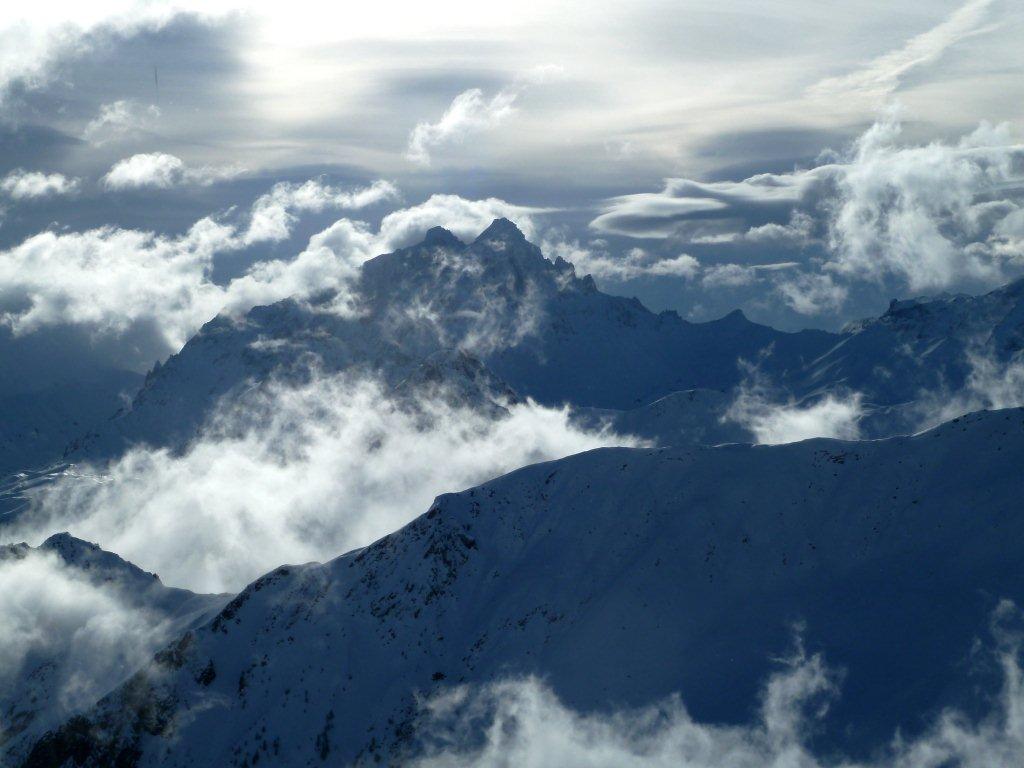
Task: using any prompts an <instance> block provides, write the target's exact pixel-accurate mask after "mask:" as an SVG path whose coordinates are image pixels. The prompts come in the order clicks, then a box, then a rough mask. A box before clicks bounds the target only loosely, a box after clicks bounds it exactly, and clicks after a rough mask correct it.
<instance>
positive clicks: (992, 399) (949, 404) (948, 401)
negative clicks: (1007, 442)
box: [914, 347, 1024, 430]
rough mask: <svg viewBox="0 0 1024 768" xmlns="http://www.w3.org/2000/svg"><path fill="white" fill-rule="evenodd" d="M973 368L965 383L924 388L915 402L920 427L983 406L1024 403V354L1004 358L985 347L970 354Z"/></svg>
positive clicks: (1006, 406) (994, 407)
mask: <svg viewBox="0 0 1024 768" xmlns="http://www.w3.org/2000/svg"><path fill="white" fill-rule="evenodd" d="M967 364H968V366H969V368H970V370H969V372H968V374H967V378H966V380H965V381H964V384H963V386H962V387H960V388H959V389H956V390H948V389H943V390H939V391H935V392H922V393H921V395H920V397H919V398H918V399H917V401H916V402H915V403H914V410H915V411H916V412H917V414H918V419H919V420H918V429H919V430H924V429H930V428H931V427H934V426H937V425H938V424H941V423H943V422H945V421H949V420H950V419H954V418H956V417H958V416H963V415H964V414H965V413H972V412H974V411H981V410H986V409H987V410H997V409H1000V408H1018V407H1020V406H1024V354H1020V353H1018V354H1017V355H1015V356H1014V357H1012V358H1010V359H1009V360H1005V361H1001V360H999V359H997V358H996V356H995V355H994V354H992V353H991V351H989V350H986V349H984V348H982V347H979V348H976V349H973V350H971V351H969V352H968V354H967Z"/></svg>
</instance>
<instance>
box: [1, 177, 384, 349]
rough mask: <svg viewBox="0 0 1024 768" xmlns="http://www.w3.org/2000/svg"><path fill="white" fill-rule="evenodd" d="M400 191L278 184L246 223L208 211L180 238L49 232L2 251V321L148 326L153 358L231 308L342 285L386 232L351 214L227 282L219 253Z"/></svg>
mask: <svg viewBox="0 0 1024 768" xmlns="http://www.w3.org/2000/svg"><path fill="white" fill-rule="evenodd" d="M395 194H396V190H395V188H394V187H393V186H392V185H390V184H389V183H387V182H375V183H374V184H372V185H370V186H369V187H366V188H363V189H357V190H348V191H345V190H341V189H338V188H335V187H329V186H325V185H323V184H322V183H320V182H318V181H311V182H307V183H306V184H303V185H289V184H284V185H277V186H275V187H274V189H273V190H272V191H271V192H270V193H268V194H267V195H264V196H262V197H260V198H258V199H257V201H256V202H255V203H254V205H253V207H252V209H251V211H250V213H249V216H248V222H247V223H246V225H245V226H244V228H240V227H239V226H237V225H235V224H231V223H225V222H223V221H217V220H215V219H213V218H209V217H207V218H204V219H201V220H200V221H198V222H196V223H195V224H194V225H193V226H192V227H191V228H190V229H189V230H188V232H186V233H185V234H183V235H179V236H164V235H156V234H154V233H152V232H144V231H139V230H132V229H121V228H118V227H101V228H99V229H93V230H88V231H85V232H69V233H57V232H43V233H40V234H38V235H34V236H32V237H29V238H28V239H26V240H24V241H23V242H22V243H20V244H19V245H16V246H14V247H12V248H10V249H8V250H6V251H3V252H0V323H2V324H4V325H7V326H8V327H9V328H11V330H12V331H13V332H14V333H15V334H16V335H22V334H26V333H31V332H32V331H34V330H36V329H38V328H41V327H43V326H49V325H60V324H65V323H70V324H76V325H82V326H85V327H87V328H89V329H90V330H91V331H92V332H94V333H97V334H106V335H126V334H129V333H131V332H133V331H139V330H144V331H145V333H146V334H147V335H149V336H153V337H155V338H157V339H158V340H159V342H160V347H159V348H158V349H156V350H153V351H152V352H151V353H150V354H147V355H146V356H145V357H146V360H147V362H148V361H151V360H152V358H153V357H159V356H163V355H165V354H167V353H168V352H173V351H177V350H178V349H180V347H181V346H182V345H183V344H184V343H185V341H186V340H187V339H188V338H189V337H190V336H191V335H192V334H193V333H195V331H196V330H198V329H199V327H200V326H201V325H202V324H203V323H205V322H207V321H208V320H210V319H211V318H213V317H214V316H215V315H217V314H218V313H219V312H220V311H221V310H222V309H223V308H225V307H227V308H228V309H230V310H232V311H236V312H244V311H246V310H248V309H250V308H251V307H252V306H255V304H257V303H265V302H270V301H277V300H279V299H282V298H286V297H287V296H291V295H298V296H299V297H300V298H301V297H302V296H306V295H309V294H310V293H311V292H315V291H322V290H324V289H325V288H328V287H338V286H340V285H341V283H342V282H343V281H344V280H345V279H347V278H348V277H349V276H351V274H352V273H353V270H354V268H355V266H356V265H358V264H360V263H361V262H362V261H365V260H366V259H367V258H369V257H370V256H371V255H373V254H372V250H373V248H374V244H375V243H376V242H377V240H378V239H379V238H374V237H373V236H372V235H370V234H369V233H368V231H367V230H366V228H365V225H362V224H359V223H354V222H350V221H348V220H344V219H343V220H342V221H340V222H338V223H337V224H336V225H334V226H333V227H332V228H331V229H329V230H328V231H327V232H325V233H321V234H320V235H318V236H315V237H313V238H312V239H311V240H310V243H309V247H308V248H307V249H306V250H304V251H303V252H301V253H300V254H299V255H298V256H297V257H295V258H294V259H291V260H288V261H282V260H272V261H262V262H257V263H256V264H254V265H253V266H252V267H250V269H249V270H248V271H247V273H246V274H245V275H243V276H241V277H238V278H235V279H234V280H232V281H230V282H229V283H228V284H227V285H221V284H218V283H215V282H213V280H212V278H211V273H212V269H213V259H214V256H215V255H216V254H218V253H226V252H231V251H237V250H239V249H241V248H244V247H246V246H248V245H251V244H253V243H258V242H265V241H267V240H282V239H285V238H287V237H288V236H289V234H290V232H291V227H292V226H293V224H294V223H295V221H296V216H295V214H294V213H293V211H308V210H322V209H323V208H324V207H341V206H362V205H368V204H370V203H371V202H374V201H377V200H384V199H388V198H390V197H393V196H394V195H395ZM343 231H345V232H348V234H349V236H348V239H347V240H344V239H343V238H342V232H343Z"/></svg>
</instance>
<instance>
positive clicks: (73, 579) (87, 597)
mask: <svg viewBox="0 0 1024 768" xmlns="http://www.w3.org/2000/svg"><path fill="white" fill-rule="evenodd" d="M0 615H3V617H4V620H3V621H2V622H0V691H3V692H4V693H0V704H2V705H4V710H5V712H6V708H7V706H12V707H14V708H15V709H18V708H19V704H24V702H19V701H18V700H17V697H15V696H8V695H7V692H8V691H11V692H12V693H13V692H14V691H16V690H17V691H20V693H19V694H18V695H19V696H28V695H30V693H29V691H30V690H31V686H32V682H31V681H26V680H24V679H23V676H24V675H26V674H28V673H29V672H31V671H32V670H33V669H35V668H36V666H38V665H40V664H44V663H45V664H48V667H46V668H45V671H46V678H47V679H48V680H49V681H52V686H53V687H52V691H53V695H54V698H53V700H52V701H50V702H49V703H48V705H47V706H48V707H49V708H51V709H52V710H53V714H54V715H56V716H57V717H58V718H59V717H60V716H61V715H65V716H66V715H67V714H70V713H71V712H73V711H75V710H77V709H79V708H81V707H84V706H87V705H89V704H92V703H93V702H95V701H96V699H97V698H99V697H100V696H101V695H103V694H104V693H106V692H107V691H108V690H110V688H111V687H113V686H114V685H116V684H117V683H118V682H120V681H121V680H122V679H124V677H125V676H126V675H127V674H129V673H130V672H131V671H132V670H134V669H136V668H137V667H139V666H141V665H142V664H143V663H144V662H146V661H147V660H148V659H149V657H150V655H151V654H152V653H153V651H154V650H155V649H156V648H158V647H159V646H160V645H161V644H162V643H164V642H166V641H167V640H168V639H169V638H168V632H169V631H170V629H171V627H170V626H168V624H167V622H166V620H165V619H164V617H163V616H161V615H159V614H156V613H154V612H152V611H150V610H147V609H146V608H144V607H141V606H140V605H139V604H137V603H136V602H134V601H132V600H131V599H130V597H129V596H127V595H125V594H123V593H122V592H121V591H120V589H119V588H118V587H117V586H115V585H114V584H112V583H107V584H100V583H96V582H93V581H91V580H89V579H88V578H86V576H85V574H83V572H82V571H80V570H78V569H76V568H73V567H70V566H68V565H66V564H65V563H64V562H63V561H62V560H60V559H59V558H58V557H57V556H56V555H55V554H53V553H51V552H45V551H36V550H29V551H27V552H26V553H24V556H22V557H16V558H10V557H9V558H6V559H0ZM56 721H58V722H59V720H56ZM2 735H3V734H0V741H2Z"/></svg>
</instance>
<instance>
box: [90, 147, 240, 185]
mask: <svg viewBox="0 0 1024 768" xmlns="http://www.w3.org/2000/svg"><path fill="white" fill-rule="evenodd" d="M240 173H242V169H241V168H236V167H228V166H224V167H215V166H202V167H200V168H189V167H188V166H186V165H185V163H184V161H183V160H182V159H181V158H179V157H175V156H174V155H169V154H167V153H165V152H151V153H148V154H139V155H132V156H131V157H126V158H125V159H124V160H119V161H118V162H116V163H115V164H114V165H113V167H112V168H111V169H110V171H108V172H107V174H106V175H105V176H104V177H103V179H102V183H103V186H105V187H106V188H107V189H113V190H125V189H142V188H144V187H155V188H158V189H169V188H170V187H175V186H178V185H180V184H198V185H202V186H206V185H208V184H213V183H214V182H217V181H222V180H224V179H230V178H232V177H234V176H237V175H238V174H240Z"/></svg>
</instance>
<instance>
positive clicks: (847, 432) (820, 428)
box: [722, 363, 864, 445]
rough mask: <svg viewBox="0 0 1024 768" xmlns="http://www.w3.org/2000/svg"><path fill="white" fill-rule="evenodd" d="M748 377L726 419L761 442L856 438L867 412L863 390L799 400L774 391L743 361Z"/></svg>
mask: <svg viewBox="0 0 1024 768" xmlns="http://www.w3.org/2000/svg"><path fill="white" fill-rule="evenodd" d="M741 367H743V368H744V369H745V370H746V378H745V379H744V381H743V382H742V383H741V384H740V386H739V387H737V388H736V393H735V397H734V399H733V401H732V403H731V404H730V405H729V408H728V410H727V411H726V412H725V414H723V415H722V421H731V422H735V423H737V424H739V425H741V426H743V427H744V428H746V429H747V430H748V431H749V432H750V433H751V434H752V435H753V437H754V440H755V441H756V442H757V443H760V444H764V445H778V444H780V443H794V442H797V441H799V440H808V439H810V438H812V437H833V438H839V439H841V440H856V439H858V438H859V437H860V420H861V418H862V417H863V415H864V408H863V405H862V403H861V400H862V396H861V394H860V393H859V392H846V393H843V392H829V393H827V394H825V395H824V396H822V397H819V398H815V399H813V400H809V401H806V402H797V401H795V400H793V399H791V398H789V397H786V396H785V395H780V393H777V392H775V391H774V390H773V388H772V387H771V386H770V383H769V382H768V381H767V380H766V379H765V378H764V376H763V375H762V374H761V373H760V372H759V371H758V370H757V368H756V367H755V366H753V365H751V364H749V363H742V364H741Z"/></svg>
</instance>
